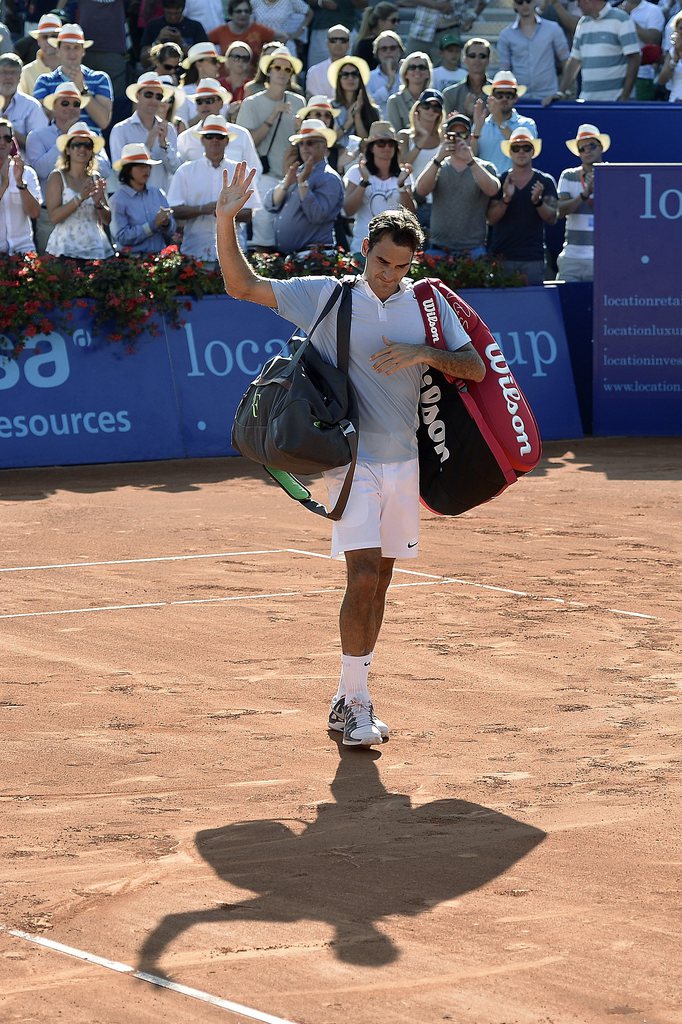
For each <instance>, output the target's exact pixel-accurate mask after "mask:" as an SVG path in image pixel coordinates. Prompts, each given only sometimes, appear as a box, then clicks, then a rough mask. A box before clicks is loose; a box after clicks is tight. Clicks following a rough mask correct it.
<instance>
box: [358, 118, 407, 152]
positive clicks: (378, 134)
mask: <svg viewBox="0 0 682 1024" xmlns="http://www.w3.org/2000/svg"><path fill="white" fill-rule="evenodd" d="M379 139H388V140H389V141H390V142H395V144H396V146H397V145H398V133H397V132H396V130H395V128H394V127H393V125H392V124H391V122H390V121H375V122H374V124H372V125H370V128H369V135H368V136H367V138H366V139H363V140H362V142H361V143H360V149H361V150H362V152H363V153H366V152H367V147H368V146H371V145H372V143H374V142H378V141H379Z"/></svg>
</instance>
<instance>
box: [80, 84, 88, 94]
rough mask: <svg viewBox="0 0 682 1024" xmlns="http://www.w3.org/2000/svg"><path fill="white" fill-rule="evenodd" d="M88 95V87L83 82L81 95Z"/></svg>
mask: <svg viewBox="0 0 682 1024" xmlns="http://www.w3.org/2000/svg"><path fill="white" fill-rule="evenodd" d="M89 95H90V90H89V89H88V87H87V85H86V84H85V82H84V83H83V88H82V89H81V96H89Z"/></svg>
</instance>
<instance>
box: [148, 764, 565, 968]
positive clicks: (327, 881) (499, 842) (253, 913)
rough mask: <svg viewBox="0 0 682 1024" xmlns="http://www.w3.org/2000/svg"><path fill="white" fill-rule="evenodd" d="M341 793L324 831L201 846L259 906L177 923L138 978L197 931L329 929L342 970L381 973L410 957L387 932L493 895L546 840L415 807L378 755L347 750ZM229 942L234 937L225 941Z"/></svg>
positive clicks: (312, 826)
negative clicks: (386, 781) (239, 926)
mask: <svg viewBox="0 0 682 1024" xmlns="http://www.w3.org/2000/svg"><path fill="white" fill-rule="evenodd" d="M339 749H340V754H341V756H340V760H339V766H338V771H337V773H336V777H335V779H334V781H333V783H332V786H331V790H332V796H333V797H334V800H333V801H332V802H329V803H323V804H321V805H319V807H318V808H317V816H316V818H315V820H314V821H312V822H310V823H307V824H305V827H304V828H303V830H302V831H301V830H300V828H299V829H296V831H294V830H293V829H291V828H290V827H289V826H288V825H287V824H285V823H284V822H283V821H277V820H264V821H246V822H238V823H235V824H230V825H225V826H222V827H220V828H214V829H207V830H205V831H202V832H198V833H197V835H196V845H197V850H198V851H199V853H200V854H201V856H202V857H203V858H204V860H205V861H206V863H207V864H209V865H210V867H211V868H212V870H213V871H215V873H216V875H218V877H219V878H221V879H224V880H225V881H226V882H229V883H230V884H231V885H233V886H238V887H239V888H243V889H246V890H249V891H250V892H252V893H254V894H255V895H254V896H253V897H251V898H249V899H245V900H244V901H243V902H230V903H224V904H221V905H219V906H212V907H209V908H204V907H197V908H196V909H195V910H190V911H186V912H184V913H177V914H173V913H170V914H167V915H166V916H165V917H163V918H162V919H161V921H160V922H159V923H158V925H157V926H156V927H155V928H154V930H153V931H152V932H151V933H150V934H149V935H148V937H147V939H146V940H145V942H144V944H143V946H142V948H141V950H140V957H139V964H138V968H139V969H140V970H142V971H148V972H150V973H155V974H158V973H160V971H159V961H160V959H161V957H162V956H163V954H164V952H165V950H166V949H167V948H168V947H169V946H170V945H171V944H172V943H173V941H174V940H175V939H176V938H177V937H178V936H179V935H181V934H182V933H183V932H185V931H186V930H187V929H189V928H192V927H193V926H194V925H201V924H213V925H220V926H221V927H223V926H224V930H225V932H226V933H228V934H229V929H230V924H231V923H232V922H233V921H249V920H252V921H260V922H267V921H272V922H281V923H291V922H296V921H301V920H309V921H319V922H322V923H324V924H327V925H330V926H331V927H332V929H333V931H334V938H333V940H332V942H331V947H332V949H333V951H334V954H335V955H336V957H337V958H338V959H339V960H342V961H345V962H347V963H350V964H357V965H360V966H365V967H381V966H383V965H385V964H389V963H391V962H392V961H394V960H396V959H397V958H398V957H399V956H400V950H399V949H398V948H397V947H396V946H395V944H394V943H393V942H392V941H391V939H390V938H388V936H386V935H385V934H383V932H382V931H380V930H379V928H378V927H377V926H378V925H379V924H380V923H381V922H382V921H383V920H384V919H386V918H388V917H393V916H403V917H414V916H417V915H418V914H421V913H423V912H424V911H427V910H429V909H431V908H432V907H435V906H437V905H438V904H439V903H442V902H443V901H445V900H453V899H457V898H458V897H461V896H464V895H466V894H467V893H470V892H472V891H474V890H475V889H479V888H480V887H481V886H484V885H486V884H488V883H489V882H490V881H492V880H493V879H494V878H497V877H498V876H499V875H502V874H504V872H505V871H508V870H509V869H510V868H511V867H512V866H513V865H514V864H516V863H517V861H519V860H520V859H521V858H522V857H525V856H526V855H527V854H528V853H530V852H531V851H532V850H533V849H534V848H535V847H536V846H537V845H538V844H539V843H541V842H542V841H543V839H544V838H545V833H544V832H542V831H541V830H540V829H537V828H534V827H533V826H531V825H527V824H525V823H524V822H521V821H517V820H515V819H514V818H511V817H508V816H507V815H505V814H500V813H499V812H498V811H494V810H491V809H490V808H488V807H484V806H482V805H480V804H475V803H470V802H468V801H466V800H457V799H444V800H435V801H432V802H431V803H427V804H422V805H419V806H413V805H412V802H411V800H410V797H409V796H407V795H405V794H403V793H391V792H390V791H388V790H386V789H385V788H384V785H383V783H382V781H381V778H380V776H379V772H378V770H377V763H376V760H377V758H378V757H379V754H378V753H373V754H372V753H369V752H360V751H357V750H348V749H347V748H345V747H343V746H340V748H339ZM226 941H227V935H226Z"/></svg>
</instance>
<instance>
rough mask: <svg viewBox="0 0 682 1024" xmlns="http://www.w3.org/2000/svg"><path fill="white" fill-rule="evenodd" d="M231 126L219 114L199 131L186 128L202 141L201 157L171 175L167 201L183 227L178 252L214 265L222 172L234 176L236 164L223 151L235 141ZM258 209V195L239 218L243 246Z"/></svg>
mask: <svg viewBox="0 0 682 1024" xmlns="http://www.w3.org/2000/svg"><path fill="white" fill-rule="evenodd" d="M232 129H233V126H232V125H229V124H228V123H227V121H226V120H225V118H224V117H222V116H221V115H220V114H211V115H209V116H208V117H207V118H206V119H205V120H204V122H203V123H202V125H201V126H200V127H198V128H189V129H188V131H194V132H196V134H197V135H198V136H199V137H200V138H201V141H202V144H203V147H204V156H203V157H200V158H199V159H198V160H193V161H192V162H191V163H187V164H182V166H181V167H179V168H178V170H177V171H176V172H175V174H174V175H173V180H172V181H171V184H170V188H169V190H168V201H169V203H170V205H171V206H172V208H173V213H174V214H175V218H176V220H178V221H180V222H181V223H182V224H183V226H184V231H183V238H182V244H181V246H180V251H181V252H183V253H184V254H185V255H186V256H193V257H194V258H195V259H198V260H204V261H207V262H209V263H212V262H214V261H215V260H216V259H217V258H218V257H217V253H216V240H215V236H216V221H215V208H216V202H217V200H218V196H219V194H220V190H221V188H222V187H223V171H224V170H225V169H226V168H227V169H229V170H230V172H233V171H234V169H235V167H236V166H237V163H236V162H235V161H234V160H232V159H229V158H227V157H226V156H225V149H226V147H227V145H228V143H229V142H230V140H231V139H233V138H234V137H235V133H234V132H233V130H232ZM260 206H261V202H260V196H259V195H258V191H257V190H256V191H254V194H253V195H252V196H251V198H250V199H249V201H248V203H247V204H246V206H245V207H244V209H243V210H242V211H241V213H240V215H239V218H238V219H239V222H240V225H241V231H240V242H241V244H242V246H244V245H245V244H246V227H247V224H248V223H249V222H250V220H251V216H252V212H253V211H254V210H258V209H259V208H260Z"/></svg>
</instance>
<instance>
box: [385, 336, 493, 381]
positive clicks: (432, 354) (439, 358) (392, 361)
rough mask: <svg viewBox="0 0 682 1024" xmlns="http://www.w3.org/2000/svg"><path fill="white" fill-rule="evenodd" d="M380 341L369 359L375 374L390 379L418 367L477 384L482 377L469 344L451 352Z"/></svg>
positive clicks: (480, 364)
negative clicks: (380, 348) (403, 371)
mask: <svg viewBox="0 0 682 1024" xmlns="http://www.w3.org/2000/svg"><path fill="white" fill-rule="evenodd" d="M383 341H384V348H383V349H382V350H381V352H375V353H374V354H373V355H372V356H370V359H371V360H372V364H373V366H374V369H375V370H376V371H377V373H385V374H387V375H390V374H392V373H396V372H397V371H398V370H405V369H407V367H408V366H417V365H418V364H419V363H421V364H423V365H425V366H432V367H433V368H434V370H440V371H441V373H445V374H447V376H448V377H461V378H462V379H463V380H475V381H480V380H483V378H484V376H485V364H484V363H483V360H482V359H481V357H480V356H479V354H478V352H477V351H476V349H475V348H474V346H473V345H472V344H471V342H470V341H468V342H467V343H466V344H465V345H462V347H461V348H458V349H457V350H456V351H455V352H450V351H446V350H444V349H440V348H433V347H432V346H431V345H425V344H421V345H407V344H405V343H404V342H401V341H389V339H388V338H386V337H385V338H384V339H383Z"/></svg>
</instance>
